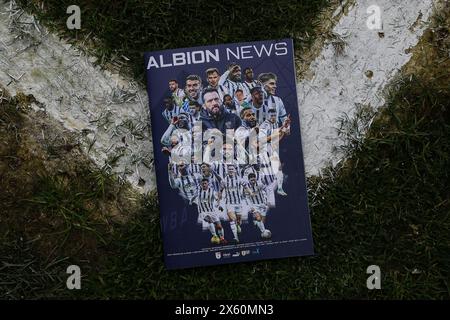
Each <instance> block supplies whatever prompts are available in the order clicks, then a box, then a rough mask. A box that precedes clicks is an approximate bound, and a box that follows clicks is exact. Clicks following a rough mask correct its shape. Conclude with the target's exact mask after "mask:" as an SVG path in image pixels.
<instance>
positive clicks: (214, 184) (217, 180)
mask: <svg viewBox="0 0 450 320" xmlns="http://www.w3.org/2000/svg"><path fill="white" fill-rule="evenodd" d="M197 179H198V180H199V182H200V181H201V180H203V179H208V182H209V187H210V188H212V189H213V190H214V191H217V192H219V191H220V190H221V188H222V178H221V177H220V176H219V175H218V174H217V173H216V172H215V171H214V170H212V168H211V165H210V164H209V163H202V164H201V165H200V174H199V175H197Z"/></svg>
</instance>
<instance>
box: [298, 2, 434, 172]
mask: <svg viewBox="0 0 450 320" xmlns="http://www.w3.org/2000/svg"><path fill="white" fill-rule="evenodd" d="M372 5H377V6H378V7H379V8H380V13H381V21H382V30H370V29H369V28H368V26H367V20H368V18H369V16H370V15H371V13H368V12H367V9H368V8H369V7H370V6H372ZM432 7H433V1H432V0H409V1H403V0H396V1H392V0H377V1H373V0H358V1H356V3H355V4H354V6H353V7H352V8H351V9H350V10H349V13H348V14H347V15H345V16H343V17H342V18H341V19H340V21H339V22H338V24H337V25H336V26H335V27H334V28H333V33H334V34H336V35H338V36H340V37H341V38H342V39H343V40H344V41H345V43H346V46H345V47H344V52H343V54H342V55H337V54H336V52H335V48H334V46H333V45H332V44H331V43H328V44H326V45H325V47H324V48H323V49H322V52H321V53H320V55H319V56H318V57H317V58H316V59H315V61H314V62H313V63H312V64H311V66H310V71H312V74H314V76H313V77H312V78H311V79H305V80H302V81H300V82H299V84H298V86H297V92H298V95H299V99H298V102H299V109H300V125H301V129H302V138H303V152H304V156H305V168H306V172H307V175H309V176H310V175H317V174H320V172H321V169H323V168H324V167H326V166H328V165H330V164H331V165H333V166H334V165H336V164H337V163H338V162H339V161H341V160H342V159H343V156H344V154H343V153H342V152H339V148H338V147H339V146H341V145H343V144H345V140H343V139H342V138H340V137H339V136H338V130H337V127H338V125H339V119H340V118H341V117H343V116H345V115H347V116H349V117H350V118H352V117H354V114H355V107H356V105H357V104H361V105H370V106H371V107H372V108H374V109H375V110H376V109H378V108H380V107H381V106H383V105H384V103H385V101H384V97H383V94H382V91H383V89H384V88H385V86H386V85H388V84H389V82H390V81H391V80H392V79H393V78H394V76H395V75H396V74H397V73H398V72H399V70H400V69H401V67H402V66H403V65H405V64H406V63H407V62H408V61H409V60H410V58H411V53H406V50H407V49H408V48H411V47H413V46H415V45H416V44H417V42H418V41H419V38H420V37H421V36H422V34H423V31H424V30H425V27H426V23H424V22H426V21H428V20H429V18H430V15H431V12H432ZM417 20H419V22H421V23H416V21H417ZM413 25H414V28H411V27H412V26H413ZM380 32H381V33H382V34H379V33H380ZM368 71H371V72H372V73H373V76H372V77H371V78H369V77H367V76H366V72H368Z"/></svg>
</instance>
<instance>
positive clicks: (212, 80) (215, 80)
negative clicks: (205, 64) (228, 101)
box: [205, 68, 228, 101]
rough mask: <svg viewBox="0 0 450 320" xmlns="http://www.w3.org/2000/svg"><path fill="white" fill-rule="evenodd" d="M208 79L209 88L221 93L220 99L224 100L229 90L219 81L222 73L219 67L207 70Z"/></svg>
mask: <svg viewBox="0 0 450 320" xmlns="http://www.w3.org/2000/svg"><path fill="white" fill-rule="evenodd" d="M205 73H206V80H207V81H208V88H213V89H216V90H217V93H218V94H219V97H220V100H221V101H223V97H224V95H226V94H228V90H227V89H226V87H225V86H224V85H223V84H220V83H219V80H220V74H219V69H217V68H209V69H207V70H206V71H205Z"/></svg>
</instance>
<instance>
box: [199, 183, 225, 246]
mask: <svg viewBox="0 0 450 320" xmlns="http://www.w3.org/2000/svg"><path fill="white" fill-rule="evenodd" d="M218 207H219V197H218V192H217V191H215V190H214V189H213V188H212V187H211V186H210V180H209V179H208V178H203V179H202V180H201V181H200V188H199V190H198V195H197V209H198V222H199V223H201V224H202V226H203V229H208V230H209V231H210V232H211V235H212V238H211V243H212V244H219V243H220V244H226V243H227V241H226V240H225V237H224V230H223V228H222V224H221V223H220V217H219V214H218Z"/></svg>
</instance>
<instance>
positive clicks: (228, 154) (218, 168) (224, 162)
mask: <svg viewBox="0 0 450 320" xmlns="http://www.w3.org/2000/svg"><path fill="white" fill-rule="evenodd" d="M229 164H234V165H237V161H236V160H234V147H233V145H232V144H229V143H224V145H223V147H222V159H221V160H219V161H214V162H213V163H212V166H213V170H214V172H215V173H217V175H218V176H219V177H220V178H221V179H222V180H223V179H225V177H226V176H227V174H228V169H227V166H228V165H229Z"/></svg>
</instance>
